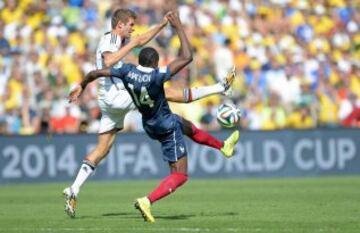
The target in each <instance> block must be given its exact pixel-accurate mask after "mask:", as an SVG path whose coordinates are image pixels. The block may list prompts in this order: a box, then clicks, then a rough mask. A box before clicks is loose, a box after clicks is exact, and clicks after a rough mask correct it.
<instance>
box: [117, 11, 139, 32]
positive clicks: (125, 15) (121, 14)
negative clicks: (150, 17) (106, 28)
mask: <svg viewBox="0 0 360 233" xmlns="http://www.w3.org/2000/svg"><path fill="white" fill-rule="evenodd" d="M129 18H133V19H136V14H135V12H134V11H132V10H130V9H117V10H115V11H114V13H113V15H112V17H111V27H112V29H114V28H115V27H116V25H117V24H118V22H119V21H120V22H123V23H126V22H127V21H128V20H129Z"/></svg>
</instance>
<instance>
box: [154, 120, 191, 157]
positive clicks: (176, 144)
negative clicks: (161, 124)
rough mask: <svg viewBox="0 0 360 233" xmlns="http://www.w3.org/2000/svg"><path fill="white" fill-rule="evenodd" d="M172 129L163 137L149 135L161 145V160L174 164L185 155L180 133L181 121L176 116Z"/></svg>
mask: <svg viewBox="0 0 360 233" xmlns="http://www.w3.org/2000/svg"><path fill="white" fill-rule="evenodd" d="M175 119H176V124H175V127H174V129H173V130H172V131H171V132H169V133H167V134H165V135H153V134H152V135H151V137H152V138H153V139H156V140H158V141H159V142H160V143H161V150H162V154H163V159H164V160H165V161H168V162H176V161H178V160H179V159H180V158H181V157H184V156H186V155H187V150H186V145H185V140H184V134H183V132H182V121H181V119H180V117H178V116H176V117H175Z"/></svg>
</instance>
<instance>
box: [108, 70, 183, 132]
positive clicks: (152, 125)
mask: <svg viewBox="0 0 360 233" xmlns="http://www.w3.org/2000/svg"><path fill="white" fill-rule="evenodd" d="M111 75H112V76H113V77H118V78H120V79H121V80H122V81H123V83H124V86H125V88H126V90H127V91H128V92H129V93H130V95H131V98H132V100H133V101H134V103H135V105H136V107H137V108H138V110H139V112H140V113H141V115H142V121H143V127H144V129H145V131H146V132H147V133H148V134H149V135H150V136H151V137H153V138H154V137H157V135H163V134H166V133H168V132H171V131H172V130H173V129H174V128H175V124H176V119H175V118H176V116H175V115H174V114H173V113H172V112H171V110H170V108H169V105H168V102H167V100H166V97H165V92H164V82H165V81H167V80H169V79H170V70H169V68H168V67H164V68H157V69H154V68H150V67H143V66H140V65H139V66H135V65H133V64H123V65H122V66H121V67H119V68H111Z"/></svg>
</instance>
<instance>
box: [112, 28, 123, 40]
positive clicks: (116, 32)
mask: <svg viewBox="0 0 360 233" xmlns="http://www.w3.org/2000/svg"><path fill="white" fill-rule="evenodd" d="M111 34H115V35H118V36H119V37H120V38H123V35H122V33H121V32H120V31H119V30H116V29H112V30H111Z"/></svg>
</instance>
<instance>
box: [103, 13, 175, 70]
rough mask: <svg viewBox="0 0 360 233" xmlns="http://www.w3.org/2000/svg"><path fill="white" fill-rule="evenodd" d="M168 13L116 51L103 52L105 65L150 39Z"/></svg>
mask: <svg viewBox="0 0 360 233" xmlns="http://www.w3.org/2000/svg"><path fill="white" fill-rule="evenodd" d="M170 13H171V12H168V13H167V14H166V15H165V16H164V18H163V20H162V21H161V22H160V23H159V24H156V25H155V26H153V27H152V28H151V29H150V30H148V31H147V32H145V33H144V34H141V35H139V36H136V37H134V38H132V39H131V40H130V41H129V43H127V44H126V45H125V46H123V47H121V48H120V49H119V50H118V51H116V52H112V53H111V52H106V53H103V56H104V64H105V66H106V67H110V66H112V65H114V64H116V63H117V62H119V61H120V60H121V59H123V58H124V57H125V56H126V55H127V54H128V53H129V52H130V51H131V50H132V49H133V48H136V47H141V46H144V45H145V44H147V43H148V42H149V41H150V40H152V39H153V38H154V37H155V36H156V35H157V34H158V33H159V32H160V31H161V30H162V29H163V28H164V27H165V26H166V25H167V23H168V15H169V14H170Z"/></svg>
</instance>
